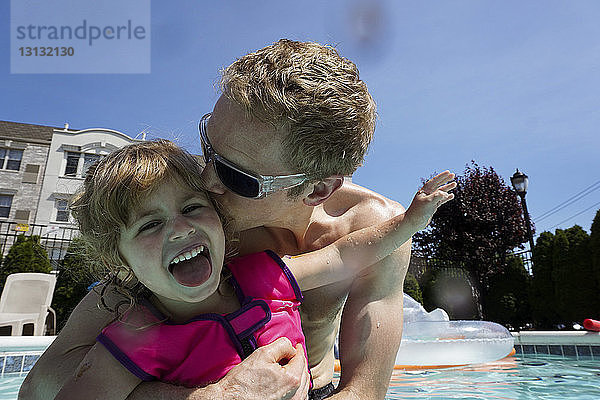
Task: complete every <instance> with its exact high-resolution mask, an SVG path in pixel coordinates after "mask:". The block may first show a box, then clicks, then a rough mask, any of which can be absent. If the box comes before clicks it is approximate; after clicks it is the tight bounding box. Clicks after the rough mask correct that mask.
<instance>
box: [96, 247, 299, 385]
mask: <svg viewBox="0 0 600 400" xmlns="http://www.w3.org/2000/svg"><path fill="white" fill-rule="evenodd" d="M227 267H228V268H229V270H230V271H231V273H232V277H231V278H230V282H231V283H232V285H233V287H234V289H235V292H236V295H237V297H238V299H239V301H240V304H241V307H240V309H239V310H237V311H235V312H232V313H229V314H212V313H207V314H201V315H198V316H196V317H194V318H192V319H190V320H189V321H187V322H185V323H183V324H176V323H174V322H172V321H170V320H168V319H166V317H165V316H164V315H163V314H162V313H160V312H159V311H158V310H157V309H156V308H155V307H154V306H153V305H152V304H150V302H149V301H147V300H146V301H143V302H141V303H140V304H139V306H137V307H136V308H135V309H134V310H132V311H129V312H127V313H125V314H124V316H123V317H122V318H121V319H120V320H117V321H115V322H113V323H111V324H110V325H108V326H107V327H106V328H104V329H103V330H102V333H101V334H100V335H98V337H97V340H98V342H100V343H102V344H103V345H104V346H105V347H106V348H107V349H108V350H109V351H110V352H111V353H112V354H113V356H114V357H115V358H116V359H117V360H119V362H121V364H123V366H125V367H126V368H127V369H128V370H129V371H130V372H131V373H133V374H134V375H135V376H137V377H138V378H140V379H142V380H144V381H150V380H155V379H158V380H161V381H163V382H169V383H174V384H179V385H184V386H187V387H197V386H203V385H206V384H209V383H211V382H215V381H218V380H219V379H220V378H222V377H223V376H224V375H225V374H226V373H227V372H228V371H229V370H230V369H231V368H233V367H234V366H235V365H237V364H239V363H240V362H241V361H242V360H243V359H244V358H245V357H247V356H248V355H249V354H250V353H251V352H252V351H254V350H255V349H256V348H257V347H260V346H264V345H266V344H269V343H271V342H273V341H274V340H275V339H277V338H279V337H282V336H285V337H287V338H289V339H290V341H291V342H292V345H294V346H296V344H298V343H302V346H303V347H304V351H305V354H306V346H305V342H304V335H303V333H302V328H301V325H300V313H299V312H298V306H299V305H300V302H301V300H302V293H301V292H300V288H299V287H298V283H297V282H296V279H295V278H294V276H293V275H292V273H291V272H290V270H289V269H288V268H287V266H286V265H285V263H284V262H283V261H282V260H281V258H279V256H277V255H276V254H275V253H273V252H272V251H269V250H267V251H264V252H261V253H254V254H249V255H246V256H243V257H239V258H236V259H234V260H233V261H231V262H230V263H229V264H228V266H227ZM163 320H164V321H163ZM160 321H162V322H160ZM148 325H150V326H148ZM145 326H147V327H145ZM139 327H143V328H141V329H140V328H139ZM307 368H308V365H307Z"/></svg>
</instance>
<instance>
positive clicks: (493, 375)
mask: <svg viewBox="0 0 600 400" xmlns="http://www.w3.org/2000/svg"><path fill="white" fill-rule="evenodd" d="M599 398H600V360H593V359H592V358H591V357H590V358H589V359H579V360H578V359H576V358H563V357H559V356H550V355H545V356H533V357H528V356H522V355H520V356H513V357H508V358H505V359H504V360H501V361H497V362H494V363H488V364H484V365H479V366H471V367H464V368H457V369H445V370H422V371H406V372H404V371H394V374H393V376H392V380H391V382H390V388H389V390H388V395H387V396H386V399H599Z"/></svg>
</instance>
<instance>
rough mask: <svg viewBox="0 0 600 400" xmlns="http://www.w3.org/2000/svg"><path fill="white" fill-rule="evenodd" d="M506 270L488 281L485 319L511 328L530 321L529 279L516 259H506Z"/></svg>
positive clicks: (518, 259) (519, 260)
mask: <svg viewBox="0 0 600 400" xmlns="http://www.w3.org/2000/svg"><path fill="white" fill-rule="evenodd" d="M507 264H508V268H507V269H506V270H505V271H504V272H502V273H499V274H496V275H495V276H493V277H492V278H491V279H490V290H489V292H488V297H487V298H486V309H487V312H488V314H487V316H486V317H487V318H488V319H489V320H490V321H494V322H498V323H500V324H503V325H510V326H511V327H513V328H516V329H518V328H520V327H523V326H524V325H525V324H526V323H528V322H530V321H531V307H530V305H529V293H530V287H531V279H530V277H529V274H528V273H527V271H526V270H525V267H524V266H523V261H522V260H521V259H520V258H518V257H508V258H507Z"/></svg>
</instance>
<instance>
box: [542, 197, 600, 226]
mask: <svg viewBox="0 0 600 400" xmlns="http://www.w3.org/2000/svg"><path fill="white" fill-rule="evenodd" d="M599 205H600V201H599V202H597V203H596V204H592V205H591V206H590V207H588V208H586V209H585V210H583V211H580V212H578V213H577V214H575V215H571V216H570V217H569V218H567V219H565V220H564V221H561V222H559V223H558V224H556V225H554V226H553V227H552V228H549V229H554V228H556V227H557V226H560V225H562V224H564V223H565V222H567V221H568V220H570V219H573V218H575V217H577V216H579V215H581V214H583V213H584V212H586V211H589V210H591V209H592V208H594V207H597V206H599Z"/></svg>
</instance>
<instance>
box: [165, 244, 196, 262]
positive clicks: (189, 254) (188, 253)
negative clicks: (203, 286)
mask: <svg viewBox="0 0 600 400" xmlns="http://www.w3.org/2000/svg"><path fill="white" fill-rule="evenodd" d="M203 251H204V246H199V247H197V248H195V249H192V251H186V252H185V253H183V254H181V255H179V256H177V257H175V258H174V259H173V261H171V264H177V263H179V262H181V261H185V260H189V259H190V258H193V257H196V256H197V255H198V254H200V253H202V252H203Z"/></svg>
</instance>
